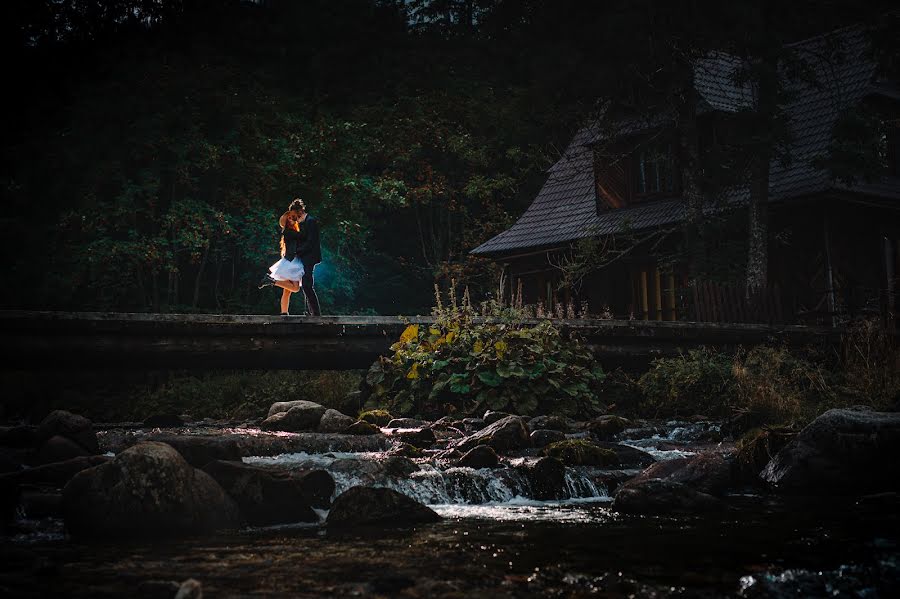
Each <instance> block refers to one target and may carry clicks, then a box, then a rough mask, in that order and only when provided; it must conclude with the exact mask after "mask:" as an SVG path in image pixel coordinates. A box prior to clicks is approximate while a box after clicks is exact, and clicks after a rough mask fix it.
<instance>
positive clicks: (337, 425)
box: [318, 408, 356, 433]
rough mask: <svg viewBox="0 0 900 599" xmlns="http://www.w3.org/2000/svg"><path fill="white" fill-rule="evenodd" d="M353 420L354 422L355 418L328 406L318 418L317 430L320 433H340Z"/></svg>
mask: <svg viewBox="0 0 900 599" xmlns="http://www.w3.org/2000/svg"><path fill="white" fill-rule="evenodd" d="M354 422H356V420H354V419H353V418H351V417H350V416H347V415H346V414H341V413H340V412H338V411H337V410H332V409H331V408H328V409H327V410H325V412H324V413H323V414H322V418H321V419H320V420H319V428H318V430H319V432H320V433H340V432H343V431H345V430H346V429H347V427H348V426H350V425H351V424H353V423H354Z"/></svg>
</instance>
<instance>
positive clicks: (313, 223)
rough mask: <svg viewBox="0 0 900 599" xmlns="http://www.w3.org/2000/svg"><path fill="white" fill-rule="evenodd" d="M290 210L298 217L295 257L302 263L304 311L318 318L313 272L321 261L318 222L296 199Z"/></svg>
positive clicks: (317, 302)
mask: <svg viewBox="0 0 900 599" xmlns="http://www.w3.org/2000/svg"><path fill="white" fill-rule="evenodd" d="M290 210H294V211H296V212H297V214H298V215H299V217H300V218H299V222H300V236H299V238H298V239H297V257H298V258H300V261H301V262H303V270H304V273H303V279H301V282H300V285H301V287H300V288H301V289H302V290H303V296H304V297H305V298H306V311H307V313H308V314H309V315H310V316H320V315H321V311H320V310H319V297H318V296H317V295H316V287H315V281H314V279H313V270H315V268H316V264H318V263H319V262H321V261H322V248H321V246H320V245H319V221H318V220H317V219H316V217H314V216H313V215H311V214H309V213H308V212H307V211H306V204H304V203H303V200H301V199H300V198H297V199H296V200H294V201H293V202H291V207H290Z"/></svg>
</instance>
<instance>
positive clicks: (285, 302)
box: [279, 281, 291, 314]
mask: <svg viewBox="0 0 900 599" xmlns="http://www.w3.org/2000/svg"><path fill="white" fill-rule="evenodd" d="M279 282H281V281H279ZM279 287H280V285H279ZM290 305H291V291H290V290H289V289H284V290H282V292H281V313H282V314H287V313H288V308H289V307H290Z"/></svg>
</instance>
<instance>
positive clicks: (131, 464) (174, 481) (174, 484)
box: [63, 441, 239, 538]
mask: <svg viewBox="0 0 900 599" xmlns="http://www.w3.org/2000/svg"><path fill="white" fill-rule="evenodd" d="M63 512H64V516H65V523H66V528H67V530H68V531H69V532H70V533H71V534H72V535H73V536H76V537H82V538H113V537H115V538H140V537H157V536H159V537H170V536H181V535H187V534H194V533H206V532H211V531H214V530H217V529H222V528H235V527H237V525H238V522H239V512H238V508H237V505H236V504H235V503H234V500H232V499H231V498H230V497H229V496H228V495H226V494H225V491H224V490H223V489H222V487H221V486H219V484H218V483H217V482H216V481H214V480H213V479H212V478H211V477H210V476H209V475H208V474H206V473H205V472H203V471H202V470H198V469H196V468H193V467H192V466H191V465H190V464H188V463H187V462H186V461H185V460H184V458H183V457H181V454H179V453H178V452H177V451H176V450H175V449H174V448H173V447H171V446H169V445H166V444H165V443H156V442H152V441H151V442H144V443H139V444H137V445H135V446H134V447H130V448H129V449H126V450H125V451H123V452H122V453H120V454H119V455H117V456H116V457H115V459H113V460H112V461H111V462H107V463H105V464H101V465H99V466H95V467H93V468H88V469H87V470H82V471H81V472H79V473H78V474H76V475H75V476H74V477H73V478H72V480H70V481H69V483H68V484H67V485H66V486H65V488H64V489H63Z"/></svg>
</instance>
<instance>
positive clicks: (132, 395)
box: [0, 370, 362, 422]
mask: <svg viewBox="0 0 900 599" xmlns="http://www.w3.org/2000/svg"><path fill="white" fill-rule="evenodd" d="M361 378H362V375H361V373H360V372H358V371H287V370H272V371H232V372H227V373H226V372H221V373H218V372H216V373H204V374H202V375H195V374H189V373H178V372H174V373H150V374H149V375H147V374H138V373H108V372H98V373H90V372H85V373H72V374H69V375H66V376H65V377H63V378H62V379H61V380H60V379H59V378H58V377H55V376H54V377H48V376H47V375H46V373H6V374H5V375H4V376H3V377H2V379H0V382H2V384H3V387H4V389H5V390H6V393H7V396H6V402H5V404H4V406H3V409H2V410H0V417H2V418H6V419H10V420H12V419H17V418H24V419H26V420H29V421H40V420H41V419H42V418H43V417H44V416H45V415H46V414H47V413H49V412H50V411H51V410H54V409H64V410H69V411H71V412H75V413H78V414H82V415H84V416H86V417H88V418H90V419H91V420H93V421H95V422H129V421H141V420H144V419H145V418H147V417H148V416H151V415H153V414H190V415H191V416H193V417H194V418H196V419H202V418H216V419H230V420H247V419H260V418H265V416H266V414H267V412H268V410H269V407H270V406H271V405H272V404H273V403H275V402H277V401H288V400H295V399H305V400H309V401H314V402H316V403H319V404H322V405H324V406H326V407H331V408H335V409H338V410H341V411H346V409H347V408H346V406H345V404H346V398H347V395H348V394H349V393H350V392H352V391H355V390H356V389H358V388H359V383H360V381H361Z"/></svg>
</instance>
